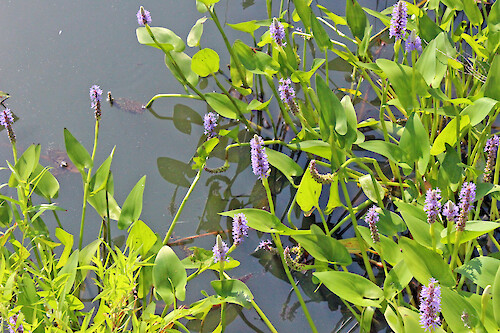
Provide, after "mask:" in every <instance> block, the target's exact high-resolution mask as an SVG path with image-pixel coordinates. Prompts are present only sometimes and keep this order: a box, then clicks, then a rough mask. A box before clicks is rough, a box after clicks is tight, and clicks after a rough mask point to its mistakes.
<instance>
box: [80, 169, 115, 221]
mask: <svg viewBox="0 0 500 333" xmlns="http://www.w3.org/2000/svg"><path fill="white" fill-rule="evenodd" d="M110 179H111V177H110ZM108 182H109V180H108ZM107 193H108V198H107V199H106V191H99V192H97V193H96V194H94V195H93V196H89V197H88V199H87V201H88V203H89V204H90V205H91V206H92V207H94V209H95V210H96V212H97V214H99V216H101V217H102V218H107V216H108V207H109V218H110V219H112V220H115V221H118V219H119V218H120V215H121V208H120V206H118V203H117V202H116V200H115V198H114V197H113V194H112V193H111V192H110V191H109V190H108V192H107Z"/></svg>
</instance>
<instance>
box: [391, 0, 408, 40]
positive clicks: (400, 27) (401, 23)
mask: <svg viewBox="0 0 500 333" xmlns="http://www.w3.org/2000/svg"><path fill="white" fill-rule="evenodd" d="M407 16H408V9H407V8H406V3H405V2H404V1H401V0H400V1H398V3H397V4H395V5H394V9H393V10H392V19H391V26H390V28H389V36H390V37H395V38H396V40H398V39H404V37H405V35H406V23H407V22H408V19H407Z"/></svg>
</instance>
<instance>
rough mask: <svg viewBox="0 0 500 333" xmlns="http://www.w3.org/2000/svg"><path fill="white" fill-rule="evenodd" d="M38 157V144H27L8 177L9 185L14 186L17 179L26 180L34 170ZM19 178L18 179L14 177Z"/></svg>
mask: <svg viewBox="0 0 500 333" xmlns="http://www.w3.org/2000/svg"><path fill="white" fill-rule="evenodd" d="M39 159H40V145H31V146H29V147H28V148H27V149H26V150H25V151H24V153H23V154H22V155H21V157H19V159H18V160H17V163H16V165H15V166H14V170H13V171H12V175H11V176H10V179H9V186H10V187H16V186H17V184H18V183H17V181H22V182H26V181H27V180H28V178H29V176H30V175H31V173H32V172H33V170H35V168H36V166H37V165H38V161H39ZM16 178H19V179H16Z"/></svg>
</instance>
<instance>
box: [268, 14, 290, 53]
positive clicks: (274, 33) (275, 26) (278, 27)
mask: <svg viewBox="0 0 500 333" xmlns="http://www.w3.org/2000/svg"><path fill="white" fill-rule="evenodd" d="M269 33H270V34H271V37H272V38H273V40H274V41H275V42H276V44H278V45H279V46H285V45H286V43H285V42H283V40H284V39H285V28H284V27H283V24H281V22H280V21H278V19H277V18H276V17H275V18H273V22H272V23H271V25H270V26H269Z"/></svg>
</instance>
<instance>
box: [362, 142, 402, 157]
mask: <svg viewBox="0 0 500 333" xmlns="http://www.w3.org/2000/svg"><path fill="white" fill-rule="evenodd" d="M358 146H359V147H360V148H363V149H365V150H368V151H372V152H374V153H377V154H380V155H382V156H385V157H387V158H388V159H390V160H391V161H393V162H396V163H397V162H401V160H402V158H403V157H402V156H403V151H402V150H401V148H400V147H399V146H398V145H396V144H394V143H391V142H387V141H382V140H370V141H365V142H362V143H359V144H358Z"/></svg>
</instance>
